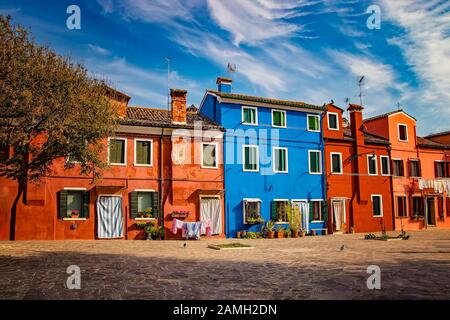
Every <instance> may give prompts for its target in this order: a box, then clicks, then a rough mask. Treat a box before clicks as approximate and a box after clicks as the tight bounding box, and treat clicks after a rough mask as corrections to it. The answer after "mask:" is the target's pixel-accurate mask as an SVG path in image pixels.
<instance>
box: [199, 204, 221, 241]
mask: <svg viewBox="0 0 450 320" xmlns="http://www.w3.org/2000/svg"><path fill="white" fill-rule="evenodd" d="M207 220H209V223H210V227H211V234H212V235H216V234H221V233H222V210H221V208H220V197H218V196H217V197H214V196H201V197H200V221H207Z"/></svg>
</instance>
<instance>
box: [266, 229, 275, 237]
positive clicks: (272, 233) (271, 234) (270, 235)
mask: <svg viewBox="0 0 450 320" xmlns="http://www.w3.org/2000/svg"><path fill="white" fill-rule="evenodd" d="M274 236H275V233H274V232H273V231H267V239H273V238H274Z"/></svg>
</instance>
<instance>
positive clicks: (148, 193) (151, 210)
mask: <svg viewBox="0 0 450 320" xmlns="http://www.w3.org/2000/svg"><path fill="white" fill-rule="evenodd" d="M130 212H131V218H133V219H136V218H147V219H148V218H157V217H158V213H159V194H158V192H156V191H154V190H135V191H133V192H131V193H130Z"/></svg>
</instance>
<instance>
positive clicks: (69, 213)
mask: <svg viewBox="0 0 450 320" xmlns="http://www.w3.org/2000/svg"><path fill="white" fill-rule="evenodd" d="M58 198H59V199H58V200H59V218H61V219H67V218H88V217H89V191H87V190H84V189H65V190H62V191H60V192H59V197H58Z"/></svg>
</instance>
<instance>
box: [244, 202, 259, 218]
mask: <svg viewBox="0 0 450 320" xmlns="http://www.w3.org/2000/svg"><path fill="white" fill-rule="evenodd" d="M243 206H244V208H243V209H244V223H245V224H253V223H254V222H255V221H256V220H258V219H259V218H261V200H259V199H244V201H243Z"/></svg>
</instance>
